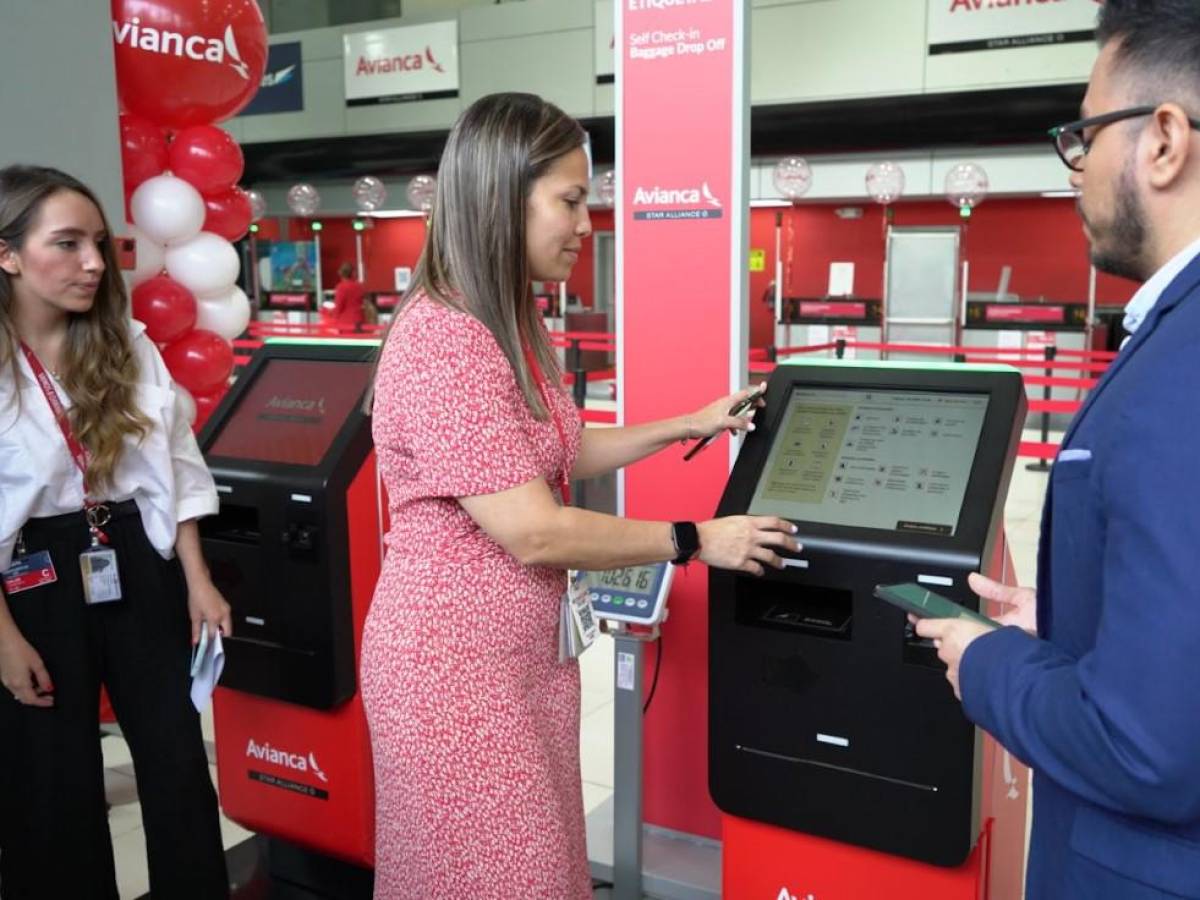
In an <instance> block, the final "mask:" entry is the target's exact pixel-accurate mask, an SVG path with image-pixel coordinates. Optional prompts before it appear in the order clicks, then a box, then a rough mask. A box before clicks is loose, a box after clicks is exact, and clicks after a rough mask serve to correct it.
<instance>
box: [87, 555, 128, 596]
mask: <svg viewBox="0 0 1200 900" xmlns="http://www.w3.org/2000/svg"><path fill="white" fill-rule="evenodd" d="M79 569H80V571H81V572H82V573H83V602H84V603H87V604H88V605H91V604H93V603H111V602H112V601H114V600H120V599H121V575H120V573H119V572H118V571H117V551H116V550H113V549H112V548H111V547H89V548H88V549H87V550H84V551H83V552H82V553H80V554H79Z"/></svg>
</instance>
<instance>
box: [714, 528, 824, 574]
mask: <svg viewBox="0 0 1200 900" xmlns="http://www.w3.org/2000/svg"><path fill="white" fill-rule="evenodd" d="M696 529H697V531H699V532H700V561H701V562H704V563H707V564H708V565H710V566H716V567H717V568H718V569H734V570H736V571H738V572H748V573H749V574H751V575H761V574H762V573H763V572H764V571H765V570H764V569H763V565H764V564H766V565H768V566H774V567H775V568H776V569H782V568H783V560H782V559H780V558H779V554H778V553H776V552H775V551H774V550H772V549H771V548H772V547H775V548H778V549H780V550H785V551H787V552H789V553H795V552H797V551H799V550H800V549H801V547H800V542H799V541H797V540H796V539H795V538H794V537H792V535H793V534H795V533H796V526H795V525H793V524H792V523H791V522H789V521H787V520H786V519H777V518H775V517H774V516H726V517H725V518H723V519H710V520H709V521H707V522H701V523H700V524H699V525H697V526H696Z"/></svg>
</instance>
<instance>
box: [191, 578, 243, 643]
mask: <svg viewBox="0 0 1200 900" xmlns="http://www.w3.org/2000/svg"><path fill="white" fill-rule="evenodd" d="M197 580H198V581H199V583H198V584H195V585H193V584H190V583H189V584H188V616H189V618H191V620H192V645H193V646H195V645H196V643H197V642H198V641H199V640H200V625H201V623H203V624H205V625H206V626H208V629H209V633H210V634H213V633H215V632H216V631H217V629H218V628H219V629H220V630H221V634H222V635H224V636H225V637H229V636H230V635H231V634H233V613H232V610H230V608H229V604H228V603H226V602H225V598H224V597H222V596H221V592H220V591H218V590H217V588H216V586H215V585H214V584H213V583H212V580H211V579H209V578H204V579H202V580H200V579H197Z"/></svg>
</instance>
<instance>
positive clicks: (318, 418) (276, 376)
mask: <svg viewBox="0 0 1200 900" xmlns="http://www.w3.org/2000/svg"><path fill="white" fill-rule="evenodd" d="M370 377H371V363H369V362H343V361H329V360H309V359H273V360H271V361H270V362H268V363H267V364H266V365H265V366H263V368H262V370H261V371H260V372H259V375H258V377H257V378H256V379H255V380H254V383H253V384H252V385H250V389H249V390H248V391H247V392H246V394H245V395H243V397H242V399H241V401H240V402H239V403H238V405H237V406H236V407H235V408H234V410H233V412H232V413H230V415H229V418H228V419H226V421H225V425H224V427H223V428H222V429H221V431H220V433H219V434H218V435H217V438H216V440H215V441H213V444H212V446H211V447H210V448H209V453H211V454H213V455H214V456H226V457H229V458H231V459H248V460H257V461H260V462H279V463H289V464H291V465H296V466H315V465H318V464H319V463H320V462H321V459H322V458H323V457H324V456H325V453H326V452H327V451H328V450H329V445H330V444H331V443H333V439H334V437H335V436H336V435H337V433H338V431H339V430H340V429H341V427H342V425H343V423H345V421H346V418H347V417H348V416H349V415H350V413H351V412H352V411H353V410H354V408H355V407H356V406H357V405H358V403H359V401H360V400H361V399H362V395H363V391H364V390H366V387H367V381H368V380H369V379H370Z"/></svg>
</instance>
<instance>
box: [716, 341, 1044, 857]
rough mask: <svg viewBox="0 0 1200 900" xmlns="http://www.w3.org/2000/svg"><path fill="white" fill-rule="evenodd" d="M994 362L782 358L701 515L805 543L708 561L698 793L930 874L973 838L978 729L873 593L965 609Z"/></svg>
mask: <svg viewBox="0 0 1200 900" xmlns="http://www.w3.org/2000/svg"><path fill="white" fill-rule="evenodd" d="M1025 409H1026V400H1025V392H1024V389H1023V387H1022V384H1021V376H1020V374H1019V373H1018V372H1017V371H1016V370H1015V369H1010V368H1008V367H984V366H963V365H953V364H946V365H938V364H905V363H864V362H838V363H832V362H830V361H827V360H821V361H817V362H813V363H808V362H805V363H799V364H792V365H781V366H780V367H779V368H777V369H776V370H775V372H774V373H773V374H772V376H771V380H770V385H769V390H768V393H767V406H766V407H765V408H764V409H762V410H760V411H759V413H758V416H757V418H756V425H757V429H756V430H755V431H754V432H753V433H752V434H751V435H749V437H748V438H747V440H746V443H745V445H744V446H743V447H742V450H741V453H740V455H739V456H738V459H737V463H736V465H735V466H734V469H733V473H732V475H731V477H730V480H729V483H728V486H727V487H726V490H725V493H724V495H723V497H722V498H721V503H720V507H719V509H718V511H717V514H718V515H720V516H724V515H733V514H741V513H751V514H763V515H776V516H781V517H783V518H786V519H789V520H791V521H793V522H795V523H796V524H797V525H798V526H799V533H798V535H797V538H798V539H799V540H800V541H801V543H802V544H803V550H802V551H801V552H800V553H799V554H797V555H796V556H795V557H793V558H788V559H787V560H786V563H787V567H786V568H785V569H784V570H782V571H776V570H768V572H767V574H766V575H764V576H763V577H761V578H753V577H749V576H741V575H737V574H732V573H727V572H721V571H717V570H715V569H714V570H711V572H710V576H709V577H710V583H709V596H710V603H711V606H710V613H709V646H710V650H709V652H710V660H709V704H710V707H709V771H710V776H709V779H710V782H709V785H710V790H711V792H712V796H713V799H714V800H715V802H716V804H717V806H718V807H720V809H721V810H722V811H724V812H725V813H728V814H730V815H731V816H737V817H741V818H744V819H749V820H756V821H757V822H764V823H769V824H771V825H776V826H781V827H783V828H787V829H793V830H795V831H801V832H807V833H808V834H812V835H818V836H821V837H825V838H831V839H833V840H836V841H840V842H844V843H847V844H853V845H857V846H859V847H867V848H871V849H874V850H879V851H883V852H884V853H888V854H895V855H898V856H902V857H908V858H911V859H915V860H921V861H924V862H928V863H934V864H937V865H940V866H958V865H960V864H961V863H963V862H964V861H965V860H966V859H967V857H968V855H969V854H970V853H971V850H972V848H973V846H974V844H975V841H976V839H977V837H978V836H979V834H980V793H981V760H982V741H983V735H982V734H981V733H980V732H979V731H978V730H977V729H976V728H975V727H974V726H973V725H972V724H971V723H970V722H968V721H967V719H966V718H965V717H964V716H963V714H962V711H961V708H960V706H959V703H958V701H957V700H956V699H955V698H954V695H953V693H952V692H951V690H950V688H949V686H948V685H947V683H946V680H945V668H944V666H943V665H942V664H941V663H940V662H939V661H938V659H937V656H936V653H935V651H934V650H933V648H932V646H930V645H929V644H928V643H927V642H925V641H922V640H921V639H920V638H917V637H916V636H915V635H913V633H912V631H911V629H910V628H909V627H908V624H907V621H906V619H905V616H904V613H903V612H901V611H900V610H899V609H897V608H895V607H893V606H891V605H889V604H886V603H884V602H882V601H880V600H878V599H876V598H875V597H874V596H873V591H874V588H875V586H876V585H878V584H890V583H897V582H918V583H920V584H924V585H927V586H929V587H930V588H931V589H932V590H935V591H937V592H939V593H942V594H944V595H945V596H947V597H949V598H951V599H954V600H957V601H958V602H960V603H962V604H964V605H966V606H968V607H970V608H972V609H978V603H979V601H978V599H977V598H976V597H975V596H974V594H972V593H971V591H970V589H969V588H968V587H967V574H968V573H969V572H971V571H976V570H980V571H987V570H988V568H989V564H990V561H991V560H992V559H993V552H994V550H995V548H996V543H997V541H998V540H999V537H1000V534H1001V529H1002V526H1003V522H1002V517H1003V510H1004V498H1005V495H1006V493H1007V490H1008V482H1009V477H1010V475H1011V473H1012V468H1013V462H1014V459H1015V454H1016V450H1017V445H1018V442H1019V439H1020V429H1021V423H1023V422H1024V419H1025Z"/></svg>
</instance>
